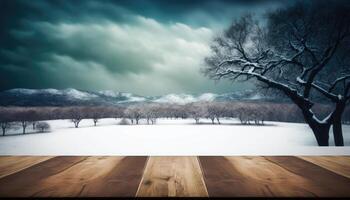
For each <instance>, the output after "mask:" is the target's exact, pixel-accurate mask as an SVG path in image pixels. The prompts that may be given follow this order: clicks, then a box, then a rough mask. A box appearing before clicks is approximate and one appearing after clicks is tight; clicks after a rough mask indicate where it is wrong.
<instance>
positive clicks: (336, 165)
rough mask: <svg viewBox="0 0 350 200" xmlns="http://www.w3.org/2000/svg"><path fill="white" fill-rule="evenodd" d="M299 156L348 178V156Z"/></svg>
mask: <svg viewBox="0 0 350 200" xmlns="http://www.w3.org/2000/svg"><path fill="white" fill-rule="evenodd" d="M300 158H302V159H304V160H307V161H309V162H312V163H314V164H316V165H318V166H321V167H323V168H326V169H328V170H331V171H333V172H335V173H337V174H340V175H342V176H345V177H347V178H350V156H300Z"/></svg>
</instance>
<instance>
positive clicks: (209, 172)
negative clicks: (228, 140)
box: [200, 156, 349, 197]
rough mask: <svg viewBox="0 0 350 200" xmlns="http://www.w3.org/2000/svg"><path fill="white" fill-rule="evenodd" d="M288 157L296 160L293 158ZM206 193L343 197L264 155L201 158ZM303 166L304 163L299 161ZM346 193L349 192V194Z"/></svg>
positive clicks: (210, 194)
mask: <svg viewBox="0 0 350 200" xmlns="http://www.w3.org/2000/svg"><path fill="white" fill-rule="evenodd" d="M288 159H291V160H293V161H294V160H295V159H294V157H288ZM200 162H201V164H202V169H203V174H204V180H205V183H206V185H207V190H208V193H209V196H214V197H234V196H239V197H247V196H248V197H262V196H263V197H274V196H278V197H309V196H342V195H340V194H341V192H342V189H340V190H337V192H340V194H338V193H337V194H335V193H334V192H335V191H329V189H328V188H327V187H325V186H324V185H320V184H319V183H317V182H315V180H313V179H310V178H308V177H304V176H303V175H302V174H298V173H297V172H295V171H292V170H290V169H288V168H285V167H284V166H281V165H279V164H276V163H275V162H274V161H273V162H271V161H270V160H269V159H266V158H264V157H258V156H255V157H200ZM301 165H304V166H305V167H314V166H308V165H307V163H302V164H301ZM348 195H349V194H348Z"/></svg>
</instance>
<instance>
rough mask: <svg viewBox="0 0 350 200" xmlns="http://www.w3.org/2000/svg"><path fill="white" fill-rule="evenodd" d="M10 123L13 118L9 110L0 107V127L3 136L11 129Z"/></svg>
mask: <svg viewBox="0 0 350 200" xmlns="http://www.w3.org/2000/svg"><path fill="white" fill-rule="evenodd" d="M12 121H13V118H12V112H11V110H10V109H8V108H5V107H0V126H1V130H2V135H3V136H5V134H6V131H7V130H8V129H10V128H11V126H12Z"/></svg>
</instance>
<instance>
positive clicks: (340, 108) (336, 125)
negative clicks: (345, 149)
mask: <svg viewBox="0 0 350 200" xmlns="http://www.w3.org/2000/svg"><path fill="white" fill-rule="evenodd" d="M345 106H346V104H345V102H343V101H341V102H338V103H337V105H336V108H335V111H334V113H333V118H332V125H333V137H334V144H335V146H344V138H343V130H342V124H341V118H342V115H343V112H344V110H345Z"/></svg>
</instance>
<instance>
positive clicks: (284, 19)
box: [204, 2, 350, 146]
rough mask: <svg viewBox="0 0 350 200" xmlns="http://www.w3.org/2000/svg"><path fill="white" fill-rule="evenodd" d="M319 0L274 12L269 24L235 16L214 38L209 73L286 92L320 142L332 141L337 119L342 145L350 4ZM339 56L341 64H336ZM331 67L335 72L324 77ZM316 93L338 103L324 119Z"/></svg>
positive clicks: (347, 86) (348, 84)
mask: <svg viewBox="0 0 350 200" xmlns="http://www.w3.org/2000/svg"><path fill="white" fill-rule="evenodd" d="M318 3H319V2H312V3H311V4H312V5H305V4H303V3H300V4H297V5H295V6H292V7H288V8H286V9H281V10H277V11H274V12H271V13H270V14H269V15H268V18H267V23H264V25H262V23H259V22H257V21H256V20H254V18H253V17H252V16H249V15H248V16H244V17H242V18H241V19H240V20H239V21H235V22H234V23H233V24H232V25H231V26H230V27H229V28H228V29H227V30H226V31H225V32H224V33H223V34H222V35H219V36H218V37H217V38H216V39H215V40H214V41H213V44H212V47H211V49H212V55H211V56H210V57H208V58H206V63H207V67H206V68H205V69H204V73H205V74H206V75H208V76H209V77H210V78H212V79H216V80H219V79H221V78H228V79H230V80H238V81H251V82H253V83H256V84H257V85H258V86H259V87H262V88H266V89H273V90H275V91H280V92H282V93H283V94H284V95H286V96H287V97H289V98H290V99H291V100H292V101H293V102H294V103H295V104H296V105H297V106H298V108H299V109H300V110H301V112H302V115H303V117H304V120H305V122H306V123H307V124H308V125H309V126H310V128H311V129H312V131H313V133H314V135H315V138H316V140H317V142H318V144H319V145H320V146H328V145H329V143H328V141H329V130H330V126H331V125H332V124H333V132H334V140H335V144H336V145H337V146H342V145H344V142H343V137H342V131H341V124H340V123H341V116H342V113H343V111H344V109H345V106H346V104H347V103H348V100H349V99H350V95H349V90H350V81H349V79H350V73H349V70H348V69H349V68H348V67H345V66H348V64H349V62H347V61H348V60H349V59H348V58H349V55H348V54H349V52H350V51H349V47H350V45H349V31H350V29H349V26H350V23H349V21H350V9H349V4H346V5H339V4H336V3H334V2H333V3H334V4H333V3H332V5H329V3H328V5H326V6H325V5H322V3H320V4H321V5H319V4H318ZM265 24H266V25H265ZM343 54H345V55H346V56H344V55H343ZM338 59H340V61H341V62H342V63H343V64H342V66H340V65H338V64H336V63H339V62H336V61H337V60H338ZM330 71H332V72H333V73H332V76H330V74H329V75H328V76H327V77H326V78H325V76H323V75H324V74H327V73H328V72H330ZM325 79H329V80H327V81H325ZM330 79H332V80H330ZM329 83H330V84H329ZM336 88H337V89H336ZM317 95H319V96H322V98H324V99H327V100H330V101H331V102H332V103H334V104H335V106H334V109H333V110H332V111H331V112H330V113H329V114H328V115H327V116H326V117H324V118H322V119H320V117H318V116H317V115H316V113H315V111H316V109H314V105H315V100H314V99H315V96H317Z"/></svg>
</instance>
